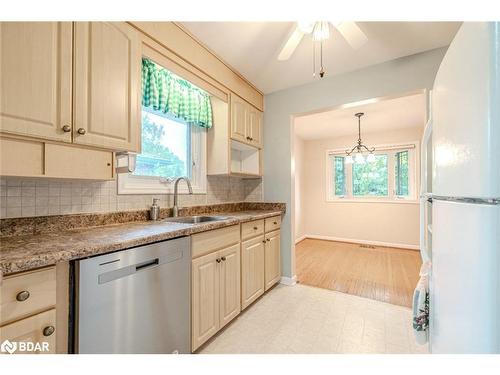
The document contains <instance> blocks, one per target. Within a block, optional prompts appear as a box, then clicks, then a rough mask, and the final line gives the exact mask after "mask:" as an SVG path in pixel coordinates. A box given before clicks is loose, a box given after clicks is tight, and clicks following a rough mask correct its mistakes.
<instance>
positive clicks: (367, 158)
mask: <svg viewBox="0 0 500 375" xmlns="http://www.w3.org/2000/svg"><path fill="white" fill-rule="evenodd" d="M366 161H367V162H368V163H373V162H374V161H375V154H373V153H372V152H370V153H369V154H368V156H367V157H366Z"/></svg>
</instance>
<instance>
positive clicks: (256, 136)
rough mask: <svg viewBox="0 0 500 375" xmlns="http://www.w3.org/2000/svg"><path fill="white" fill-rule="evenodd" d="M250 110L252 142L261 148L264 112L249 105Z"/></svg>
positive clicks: (249, 124) (249, 127)
mask: <svg viewBox="0 0 500 375" xmlns="http://www.w3.org/2000/svg"><path fill="white" fill-rule="evenodd" d="M249 107H250V109H249V112H248V133H249V137H250V144H251V145H253V146H255V147H258V148H261V147H262V112H261V111H259V110H257V109H255V108H253V107H252V106H249Z"/></svg>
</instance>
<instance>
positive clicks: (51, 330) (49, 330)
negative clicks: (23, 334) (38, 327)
mask: <svg viewBox="0 0 500 375" xmlns="http://www.w3.org/2000/svg"><path fill="white" fill-rule="evenodd" d="M55 330H56V329H55V328H54V326H47V327H45V328H44V329H43V331H42V332H43V335H44V336H50V335H52V334H53V333H54V332H55Z"/></svg>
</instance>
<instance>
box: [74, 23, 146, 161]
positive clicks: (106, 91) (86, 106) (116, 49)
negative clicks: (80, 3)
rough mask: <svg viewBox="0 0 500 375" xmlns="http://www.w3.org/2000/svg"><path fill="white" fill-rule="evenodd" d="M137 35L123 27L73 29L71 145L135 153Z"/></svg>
mask: <svg viewBox="0 0 500 375" xmlns="http://www.w3.org/2000/svg"><path fill="white" fill-rule="evenodd" d="M140 67H141V52H140V39H139V34H138V31H137V30H135V29H134V28H132V27H131V26H129V25H127V24H126V23H123V22H77V23H76V24H75V88H74V90H75V94H74V95H75V106H74V111H75V124H74V126H73V139H74V142H75V143H79V144H85V145H91V146H97V147H102V148H107V149H111V150H130V151H137V150H138V136H139V128H140V103H139V99H140V96H141V73H140V72H141V71H140Z"/></svg>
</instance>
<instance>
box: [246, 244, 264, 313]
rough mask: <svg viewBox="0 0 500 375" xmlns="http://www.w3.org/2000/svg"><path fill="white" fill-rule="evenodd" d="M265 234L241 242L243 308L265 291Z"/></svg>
mask: <svg viewBox="0 0 500 375" xmlns="http://www.w3.org/2000/svg"><path fill="white" fill-rule="evenodd" d="M264 243H265V240H264V236H258V237H255V238H253V239H251V240H248V241H245V242H243V243H242V244H241V308H242V309H244V308H246V307H247V306H248V305H250V304H251V303H252V302H253V301H255V300H256V299H257V298H259V297H260V296H261V295H262V294H263V293H264Z"/></svg>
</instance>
